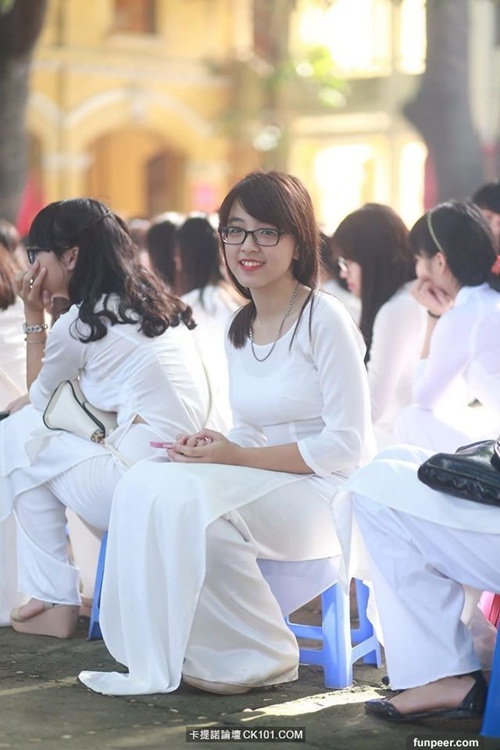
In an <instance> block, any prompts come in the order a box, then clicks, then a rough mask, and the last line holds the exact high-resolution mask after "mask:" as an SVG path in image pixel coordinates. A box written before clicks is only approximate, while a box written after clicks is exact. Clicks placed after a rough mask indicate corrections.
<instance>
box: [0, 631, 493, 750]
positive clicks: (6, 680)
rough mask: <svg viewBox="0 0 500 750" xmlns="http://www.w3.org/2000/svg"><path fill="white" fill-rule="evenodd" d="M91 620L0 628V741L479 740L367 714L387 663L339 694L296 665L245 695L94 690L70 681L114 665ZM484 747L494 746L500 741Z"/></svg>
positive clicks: (102, 744)
mask: <svg viewBox="0 0 500 750" xmlns="http://www.w3.org/2000/svg"><path fill="white" fill-rule="evenodd" d="M87 625H88V620H85V619H82V620H81V621H80V625H79V628H78V632H77V635H76V637H75V638H72V639H70V640H67V641H59V640H56V639H54V638H44V637H40V636H26V635H23V636H21V635H18V634H17V633H15V632H14V631H12V630H11V629H10V628H2V629H0V748H16V749H19V750H24V749H26V750H27V749H28V748H40V749H41V750H60V749H62V748H65V749H69V750H94V748H95V749H96V750H101V749H102V750H119V749H122V748H123V749H126V748H128V749H129V750H135V749H137V748H149V750H165V749H168V750H181V749H182V750H190V748H191V750H195V749H196V748H199V750H206V749H207V748H211V750H215V749H217V748H220V747H224V746H226V747H228V746H229V747H230V748H231V750H237V749H239V748H246V749H247V750H249V749H250V748H251V747H255V748H269V747H270V744H269V743H263V742H252V743H249V742H242V741H240V740H238V736H240V735H239V734H238V733H239V732H242V731H243V730H247V729H255V728H257V729H267V730H272V729H274V730H276V729H277V728H279V727H287V728H289V729H296V728H298V727H305V730H306V741H305V742H304V743H291V742H279V743H278V746H280V747H283V748H284V749H285V748H292V747H296V748H298V749H299V748H303V749H304V750H313V749H314V748H317V749H322V748H325V749H327V750H358V749H359V750H393V749H394V750H406V748H407V747H419V746H420V747H423V745H416V744H413V739H409V738H412V737H413V736H415V735H416V736H417V738H418V740H419V741H420V740H421V739H422V738H425V736H426V735H427V738H429V734H431V735H433V736H434V738H436V736H437V737H438V738H441V739H456V738H466V739H477V738H478V734H477V732H478V731H479V724H478V722H462V723H457V722H455V723H454V724H450V725H448V726H446V727H444V726H443V725H441V726H440V725H439V724H438V725H436V724H435V723H434V724H433V725H432V724H426V725H423V724H421V725H412V726H406V725H405V726H394V725H390V724H385V723H384V722H380V721H378V720H376V719H372V718H369V717H367V716H366V715H365V713H364V710H363V701H364V700H366V699H368V698H372V697H375V696H377V695H378V694H380V693H381V692H382V686H381V683H380V677H381V675H382V674H383V670H377V669H375V668H373V667H364V666H360V667H355V685H354V686H353V688H351V689H349V690H341V691H325V688H324V687H323V675H322V672H321V670H318V669H316V668H312V667H301V674H300V679H299V680H298V682H296V683H293V684H290V685H288V686H287V687H286V688H277V689H276V688H273V689H268V690H256V691H254V692H252V693H249V694H247V695H243V696H231V697H219V696H211V695H208V694H205V693H201V692H199V691H196V690H194V689H192V688H189V687H187V686H186V687H182V688H181V689H179V690H178V691H177V692H175V693H171V694H168V695H167V694H165V695H155V696H138V697H136V698H128V697H123V698H111V697H104V696H100V695H96V694H94V693H92V692H91V691H90V690H88V689H87V688H85V687H84V686H83V685H82V684H81V683H79V682H78V681H77V680H76V675H77V674H78V672H79V671H80V670H82V669H116V668H117V665H116V664H115V663H114V661H113V660H112V659H111V657H110V656H109V654H108V653H107V651H106V648H105V646H104V644H103V643H102V641H93V642H89V641H87V640H86V629H87ZM186 727H192V728H194V729H196V730H198V731H200V736H201V737H203V734H201V732H202V730H210V734H211V736H212V737H213V736H214V733H213V732H214V729H215V728H217V729H219V730H220V731H221V735H220V737H221V739H220V740H216V741H211V742H207V741H206V739H205V740H202V741H199V742H196V743H186ZM457 732H459V733H460V734H457ZM210 734H209V735H208V736H210ZM206 736H207V732H206V731H205V737H206ZM215 736H217V735H215ZM227 737H229V739H225V738H227ZM407 743H408V744H407ZM435 747H437V746H435ZM483 748H484V749H485V750H486V748H487V750H490V749H491V750H493V749H495V750H496V748H500V740H499V741H492V742H491V741H488V742H484V745H483Z"/></svg>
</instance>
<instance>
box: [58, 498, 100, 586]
mask: <svg viewBox="0 0 500 750" xmlns="http://www.w3.org/2000/svg"><path fill="white" fill-rule="evenodd" d="M66 520H67V523H68V532H69V541H70V545H71V557H72V559H73V562H74V563H75V565H76V567H77V568H78V570H79V571H80V593H81V595H82V599H83V598H85V599H87V600H90V599H92V598H93V596H94V585H95V574H96V568H97V560H98V558H99V552H100V549H101V541H102V535H103V532H102V531H100V530H99V529H96V527H95V526H91V525H90V524H89V523H87V522H86V521H84V520H83V519H82V518H80V516H77V515H76V513H74V512H73V511H72V510H70V509H69V508H67V509H66Z"/></svg>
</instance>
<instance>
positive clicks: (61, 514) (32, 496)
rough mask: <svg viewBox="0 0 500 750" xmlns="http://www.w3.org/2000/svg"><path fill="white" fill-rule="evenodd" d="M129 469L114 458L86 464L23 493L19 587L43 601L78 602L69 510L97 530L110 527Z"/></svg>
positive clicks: (18, 511) (19, 502)
mask: <svg viewBox="0 0 500 750" xmlns="http://www.w3.org/2000/svg"><path fill="white" fill-rule="evenodd" d="M124 471H125V469H124V467H123V466H122V465H121V464H119V463H118V462H117V461H115V459H114V458H112V457H111V456H110V455H103V456H97V457H95V458H90V459H88V460H87V461H83V462H82V463H80V464H78V465H77V466H75V467H73V468H72V469H68V470H67V471H65V472H63V473H62V474H60V475H59V476H57V477H55V478H54V479H51V480H50V481H48V482H47V483H46V484H45V485H41V486H40V487H35V488H34V489H32V490H29V491H28V492H23V494H22V495H19V497H18V498H17V501H16V505H15V508H14V515H15V517H16V521H17V564H18V589H19V590H20V591H22V592H24V593H26V594H29V595H30V596H33V597H35V598H37V599H41V600H42V601H47V602H53V603H56V604H79V603H80V594H79V571H78V568H76V567H75V566H73V565H72V564H71V563H70V561H69V559H68V550H67V540H66V507H68V508H71V510H73V511H74V512H75V513H77V514H78V515H79V516H81V518H83V519H84V520H85V521H86V522H87V523H89V524H91V525H92V526H95V527H96V528H97V529H107V528H108V524H109V516H110V512H111V501H112V499H113V493H114V490H115V488H116V485H117V484H118V481H119V479H120V478H121V476H122V475H123V473H124Z"/></svg>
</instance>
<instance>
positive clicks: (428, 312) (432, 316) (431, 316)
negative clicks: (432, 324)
mask: <svg viewBox="0 0 500 750" xmlns="http://www.w3.org/2000/svg"><path fill="white" fill-rule="evenodd" d="M427 315H428V316H429V318H434V320H439V318H440V317H441V315H435V314H434V313H433V312H431V311H430V310H427Z"/></svg>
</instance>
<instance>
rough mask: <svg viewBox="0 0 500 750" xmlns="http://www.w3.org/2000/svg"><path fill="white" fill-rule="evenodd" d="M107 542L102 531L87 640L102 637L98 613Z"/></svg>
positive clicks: (106, 535)
mask: <svg viewBox="0 0 500 750" xmlns="http://www.w3.org/2000/svg"><path fill="white" fill-rule="evenodd" d="M107 544H108V532H107V531H105V532H104V536H103V538H102V541H101V549H100V550H99V559H98V560H97V571H96V576H95V584H94V598H93V600H92V610H91V612H90V624H89V633H88V636H87V638H88V640H89V641H94V640H97V639H98V638H102V633H101V626H100V625H99V615H100V609H101V590H102V578H103V575H104V561H105V559H106V547H107Z"/></svg>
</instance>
